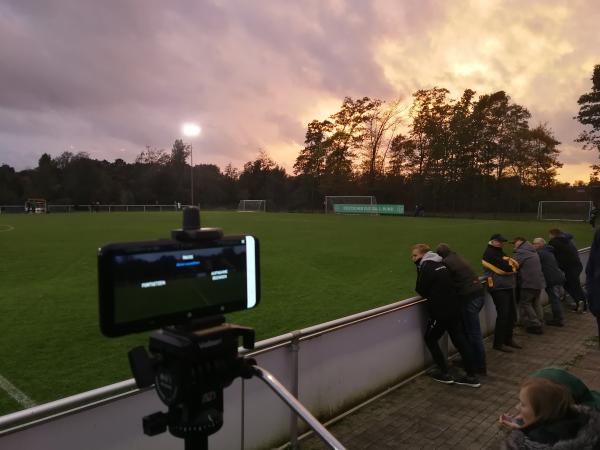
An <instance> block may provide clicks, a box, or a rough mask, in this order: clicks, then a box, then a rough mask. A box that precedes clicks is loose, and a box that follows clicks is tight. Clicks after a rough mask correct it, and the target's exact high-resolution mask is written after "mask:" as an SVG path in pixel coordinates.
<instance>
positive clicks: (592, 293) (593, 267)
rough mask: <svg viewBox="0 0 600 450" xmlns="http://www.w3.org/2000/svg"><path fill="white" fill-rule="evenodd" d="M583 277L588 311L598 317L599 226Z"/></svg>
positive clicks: (599, 301) (599, 314)
mask: <svg viewBox="0 0 600 450" xmlns="http://www.w3.org/2000/svg"><path fill="white" fill-rule="evenodd" d="M585 278H586V287H587V295H588V302H589V307H590V312H591V313H592V314H593V315H594V316H596V317H600V228H599V229H598V230H596V233H594V240H593V241H592V248H591V249H590V256H589V258H588V262H587V265H586V266H585Z"/></svg>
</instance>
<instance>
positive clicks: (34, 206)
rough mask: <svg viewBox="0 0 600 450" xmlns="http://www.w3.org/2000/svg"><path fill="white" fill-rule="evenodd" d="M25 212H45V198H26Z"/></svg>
mask: <svg viewBox="0 0 600 450" xmlns="http://www.w3.org/2000/svg"><path fill="white" fill-rule="evenodd" d="M25 212H26V213H35V214H44V213H46V212H47V205H46V199H43V198H28V199H27V201H26V202H25Z"/></svg>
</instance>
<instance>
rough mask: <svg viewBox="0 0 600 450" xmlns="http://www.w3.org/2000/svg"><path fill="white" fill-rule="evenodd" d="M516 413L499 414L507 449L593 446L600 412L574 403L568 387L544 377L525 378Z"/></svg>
mask: <svg viewBox="0 0 600 450" xmlns="http://www.w3.org/2000/svg"><path fill="white" fill-rule="evenodd" d="M518 410H519V413H518V415H517V416H516V417H514V418H511V417H510V416H507V415H505V414H503V415H502V416H500V424H501V425H503V426H504V427H506V428H508V429H510V430H511V432H510V434H509V435H508V437H507V439H506V442H505V448H507V449H552V448H556V449H564V450H567V449H573V450H575V449H578V450H580V449H581V450H582V449H590V450H592V449H596V448H598V446H599V445H600V414H598V413H597V412H596V411H595V410H593V409H590V408H587V407H585V406H579V405H575V404H574V403H573V399H572V398H571V395H570V393H569V390H568V389H567V388H566V387H565V386H563V385H561V384H558V383H555V382H553V381H550V380H547V379H544V378H529V379H527V380H525V382H524V383H523V384H522V385H521V389H520V392H519V406H518Z"/></svg>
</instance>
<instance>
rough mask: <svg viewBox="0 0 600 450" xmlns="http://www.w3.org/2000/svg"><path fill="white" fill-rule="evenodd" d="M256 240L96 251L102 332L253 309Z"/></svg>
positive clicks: (236, 238) (122, 332) (133, 245)
mask: <svg viewBox="0 0 600 450" xmlns="http://www.w3.org/2000/svg"><path fill="white" fill-rule="evenodd" d="M259 272H260V271H259V243H258V239H257V238H256V237H254V236H249V235H248V236H226V237H223V238H221V239H218V240H211V241H199V242H180V241H174V240H159V241H145V242H126V243H117V244H108V245H106V246H103V247H102V248H100V249H99V250H98V290H99V308H100V329H101V331H102V333H103V334H104V335H105V336H109V337H115V336H123V335H126V334H131V333H137V332H141V331H148V330H154V329H157V328H161V327H164V326H169V325H180V324H185V323H186V322H189V321H190V320H192V319H197V318H202V317H206V316H211V315H217V314H224V313H228V312H232V311H240V310H244V309H251V308H254V307H255V306H256V305H257V304H258V302H259V300H260V273H259Z"/></svg>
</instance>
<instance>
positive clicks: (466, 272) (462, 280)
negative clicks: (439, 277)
mask: <svg viewBox="0 0 600 450" xmlns="http://www.w3.org/2000/svg"><path fill="white" fill-rule="evenodd" d="M438 254H439V255H440V256H441V257H442V258H443V263H444V265H445V266H446V267H447V268H448V270H450V276H451V277H452V281H453V283H454V287H455V288H456V290H457V292H458V295H459V296H460V297H462V299H463V300H470V299H473V298H477V297H482V296H483V294H484V292H483V287H482V286H481V281H479V277H478V276H477V275H476V274H475V272H474V271H473V269H471V266H469V264H468V263H467V261H465V259H464V258H463V257H462V256H460V255H459V254H458V253H456V252H453V251H452V250H447V251H445V250H443V251H439V253H438Z"/></svg>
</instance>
